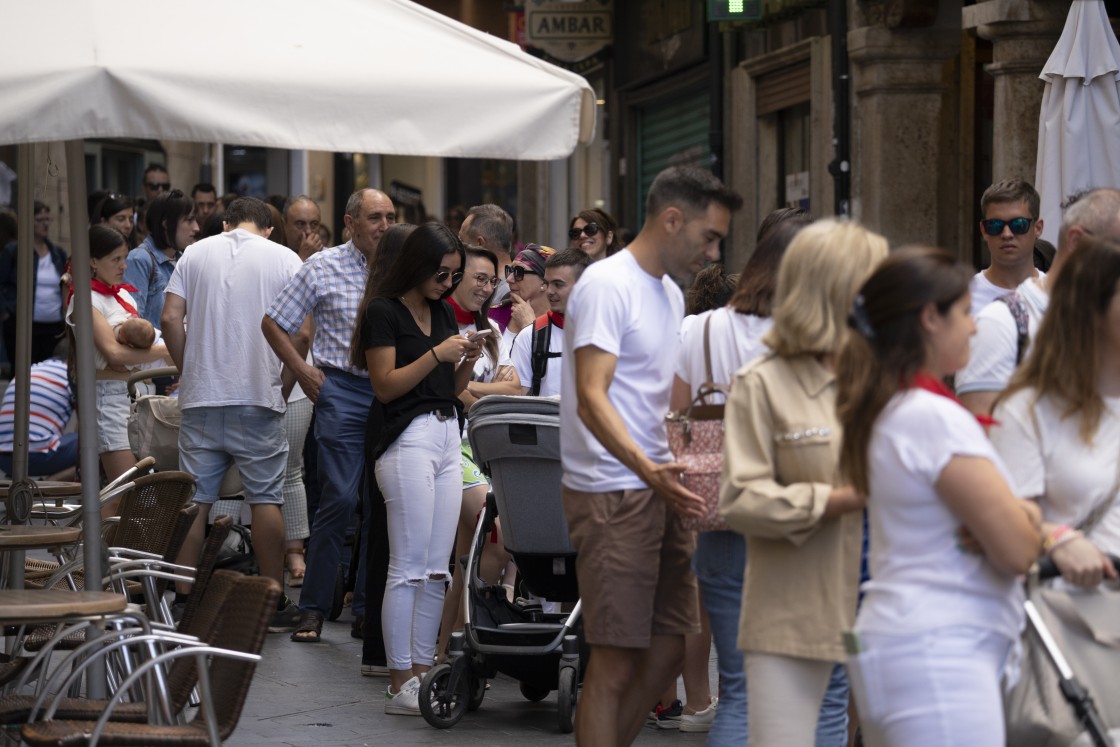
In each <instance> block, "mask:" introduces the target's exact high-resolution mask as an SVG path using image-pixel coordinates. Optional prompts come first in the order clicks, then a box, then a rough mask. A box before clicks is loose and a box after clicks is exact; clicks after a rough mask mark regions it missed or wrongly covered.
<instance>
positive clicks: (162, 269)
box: [124, 236, 183, 329]
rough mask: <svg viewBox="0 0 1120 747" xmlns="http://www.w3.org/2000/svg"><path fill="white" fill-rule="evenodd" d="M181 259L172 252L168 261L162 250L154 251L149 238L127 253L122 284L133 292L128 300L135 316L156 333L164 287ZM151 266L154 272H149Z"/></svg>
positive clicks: (180, 253) (153, 245) (161, 311)
mask: <svg viewBox="0 0 1120 747" xmlns="http://www.w3.org/2000/svg"><path fill="white" fill-rule="evenodd" d="M181 256H183V253H182V252H176V253H175V258H174V259H171V258H169V257H168V256H167V254H166V252H164V251H163V250H162V249H157V248H156V245H155V244H154V243H153V242H152V237H151V236H149V237H148V238H146V239H144V243H142V244H141V245H140V246H138V247H136V248H135V249H133V250H132V251H131V252H129V253H128V265H127V266H126V267H125V270H124V281H125V282H126V283H129V284H130V285H132V286H134V287H135V288H136V292H135V293H133V294H132V297H133V298H134V299H135V300H136V313H137V314H139V315H140V316H141V317H142V318H144V319H147V320H148V321H149V322H151V323H152V326H153V327H155V328H156V329H159V319H160V316H162V315H163V297H164V294H165V293H166V292H167V283H168V281H169V280H171V274H172V273H173V272H175V262H176V260H178V259H179V257H181ZM153 264H154V268H153Z"/></svg>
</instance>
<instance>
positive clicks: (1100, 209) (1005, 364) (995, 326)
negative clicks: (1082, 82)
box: [956, 189, 1120, 415]
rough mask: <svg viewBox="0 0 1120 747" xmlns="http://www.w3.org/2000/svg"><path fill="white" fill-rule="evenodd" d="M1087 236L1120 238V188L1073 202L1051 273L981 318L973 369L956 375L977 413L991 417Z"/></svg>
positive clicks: (1064, 217) (1024, 284)
mask: <svg viewBox="0 0 1120 747" xmlns="http://www.w3.org/2000/svg"><path fill="white" fill-rule="evenodd" d="M1087 235H1088V236H1109V237H1112V238H1120V190H1116V189H1094V190H1090V191H1088V192H1086V193H1084V194H1080V195H1075V196H1073V197H1071V198H1070V199H1069V200H1067V201H1066V203H1065V204H1064V205H1063V213H1062V226H1061V228H1060V229H1059V231H1058V252H1057V254H1055V255H1054V264H1053V265H1052V266H1051V267H1050V274H1049V275H1045V276H1042V275H1041V274H1040V275H1039V276H1037V277H1036V276H1033V275H1030V276H1028V277H1027V278H1026V279H1025V280H1023V282H1021V283H1020V284H1019V286H1018V287H1017V288H1016V289H1015V291H1014V295H1013V296H1011V297H1010V298H1008V299H1007V300H1006V302H1004V301H999V302H996V303H990V304H988V305H987V306H986V307H985V308H984V310H983V311H981V312H980V313H979V314H977V315H976V334H975V335H973V337H972V339H971V341H970V342H969V349H970V352H969V359H968V365H967V366H965V367H964V369H963V370H961V371H960V372H959V373H957V377H956V385H957V394H958V395H959V396H960V398H961V402H962V403H964V405H965V407H967V408H968V409H969V410H971V411H972V412H974V413H976V414H978V415H990V414H991V411H992V406H993V405H994V404H995V401H996V398H997V397H998V396H999V393H1000V392H1002V391H1003V390H1004V388H1006V387H1007V383H1008V382H1009V381H1010V380H1011V375H1012V374H1013V373H1014V372H1015V368H1016V367H1017V366H1018V365H1019V363H1020V362H1021V361H1022V360H1023V358H1024V357H1025V356H1026V354H1027V351H1028V348H1029V347H1030V341H1031V340H1032V339H1034V335H1035V332H1036V331H1037V330H1038V325H1039V324H1040V323H1041V322H1042V315H1043V314H1044V313H1045V312H1046V307H1047V306H1048V305H1049V302H1050V283H1051V282H1052V278H1055V277H1057V275H1058V272H1059V271H1060V270H1061V267H1062V264H1063V263H1064V262H1065V261H1066V258H1067V257H1069V255H1070V254H1071V253H1072V252H1074V251H1076V250H1077V247H1078V245H1079V244H1080V242H1081V240H1082V239H1083V238H1084V237H1085V236H1087ZM1028 258H1029V254H1028ZM973 308H974V309H975V308H976V301H975V298H974V299H973Z"/></svg>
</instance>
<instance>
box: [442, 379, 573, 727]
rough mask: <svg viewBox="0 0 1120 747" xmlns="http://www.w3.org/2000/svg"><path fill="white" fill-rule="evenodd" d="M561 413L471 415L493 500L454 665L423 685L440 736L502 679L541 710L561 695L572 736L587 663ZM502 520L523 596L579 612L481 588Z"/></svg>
mask: <svg viewBox="0 0 1120 747" xmlns="http://www.w3.org/2000/svg"><path fill="white" fill-rule="evenodd" d="M559 409H560V404H559V401H558V400H555V399H541V398H538V397H507V396H491V397H486V398H485V399H482V400H480V401H479V402H478V403H477V404H475V405H474V407H473V408H471V417H470V426H469V428H468V436H469V438H470V444H471V448H472V450H473V451H474V456H475V459H476V460H477V462H478V465H479V467H480V468H482V470H483V471H485V472H487V473H488V474H489V475H490V479H491V491H490V493H489V494H488V495H487V497H486V508H485V510H484V511H483V512H482V514H481V515H480V517H479V520H478V524H477V526H476V527H475V531H474V537H473V540H472V542H471V550H470V553H469V554H468V555H467V556H466V558H465V562H466V566H465V573H464V574H463V577H464V581H465V583H464V584H463V594H464V600H463V602H464V605H463V606H464V609H465V611H466V614H465V618H466V625H465V628H464V631H463V632H462V633H454V634H453V635H452V636H451V643H450V654H449V661H448V662H446V663H443V664H440V665H439V666H436V667H434V668H433V669H432V670H431V671H429V672H428V674H427V676H425V677H424V681H423V682H422V683H421V685H420V712H421V713H422V714H423V716H424V719H425V720H426V721H427V722H428V723H429V724H431V725H432V726H434V727H437V728H440V729H447V728H450V727H452V726H454V725H455V724H456V723H458V721H459V720H460V719H461V718H462V717H463V714H464V713H466V712H467V711H473V710H476V709H477V708H478V707H479V706H480V705H481V704H482V699H483V696H484V695H485V693H486V680H487V679H488V678H492V677H494V676H495V675H496V674H497V673H498V672H501V673H502V674H505V675H507V676H509V677H513V678H514V679H516V680H517V681H518V682H519V683H520V685H521V693H522V695H524V696H525V697H526V698H528V699H529V700H532V701H539V700H543V699H544V698H545V697H547V696H548V694H549V693H550V692H552V691H553V690H557V691H558V692H559V695H558V702H559V725H560V731H561V732H563V733H569V732H571V731H572V727H573V720H574V715H575V707H576V698H577V693H578V688H579V683H580V681H581V680H582V678H583V671H584V666H583V665H584V663H585V662H586V656H587V654H586V647H585V646H584V643H583V631H582V625H581V622H580V604H579V588H578V586H577V584H576V576H575V551H574V549H573V548H572V545H571V541H570V540H569V538H568V523H567V521H566V520H565V518H564V511H563V505H562V503H561V494H560V474H561V472H560V412H559ZM498 516H501V517H502V522H501V523H502V534H503V536H504V538H505V549H506V550H507V551H508V552H509V553H510V554H511V555H512V556H513V559H514V561H515V562H516V563H517V568H518V571H519V574H520V576H521V579H522V583H523V585H524V587H525V588H526V589H527V590H528V591H529V592H530V593H531V594H532V595H534V596H536V597H543V598H545V599H548V600H549V601H552V602H565V603H574V607H573V608H572V610H571V612H562V613H546V612H544V611H543V609H542V605H541V604H540V602H539V601H538V600H528V601H527V600H524V599H518V600H517V602H516V603H510V602H509V601H508V598H507V596H506V592H505V589H504V588H503V587H501V586H496V585H488V584H487V583H486V582H484V581H483V580H482V578H481V577H480V576H479V571H478V564H479V559H480V557H481V555H482V550H483V547H484V546H485V544H486V543H487V542H489V541H490V536H491V531H492V530H493V528H494V520H495V518H496V517H498Z"/></svg>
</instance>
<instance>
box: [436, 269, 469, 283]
mask: <svg viewBox="0 0 1120 747" xmlns="http://www.w3.org/2000/svg"><path fill="white" fill-rule="evenodd" d="M435 278H436V282H437V283H446V282H447V279H448V278H451V284H452V285H458V284H459V281H460V280H462V279H463V273H461V272H448V271H447V270H440V271H439V272H437V273H436V275H435Z"/></svg>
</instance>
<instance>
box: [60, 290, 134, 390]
mask: <svg viewBox="0 0 1120 747" xmlns="http://www.w3.org/2000/svg"><path fill="white" fill-rule="evenodd" d="M118 295H119V296H120V297H121V299H123V300H124V301H125V302H126V303H128V305H129V306H131V307H133V308H136V300H135V299H134V298H133V297H132V294H131V293H129V292H128V291H126V290H121V291H119V292H118ZM90 300H91V301H92V304H91V305H92V306H93V310H94V311H96V312H98V313H100V314H101V316H102V317H104V319H105V321H106V322H108V323H109V327H110V329H112V330H113V331H114V334H115V333H116V329H117V327H119V326H120V325H121V324H122V323H124V322H126V321H128V320H129V319H132V318H133V315H132V314H129V313H128V312H127V311H125V309H124V307H123V306H121V305H120V303H119V302H118V301H117V299H116V298H115V297H113V296H107V295H105V294H104V293H98V292H97V291H92V292H91V293H90ZM73 314H74V299H73V298H71V299H70V303H68V304H67V305H66V323H67V324H69V325H70V326H71V327H73V326H74V320H73V318H72V317H73ZM93 367H94V368H96V369H97V370H98V371H104V370H105V369H106V368H108V367H109V362H108V361H107V360H105V356H103V355H102V354H101V351H100V350H98V349H97V348H96V347H94V349H93Z"/></svg>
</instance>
